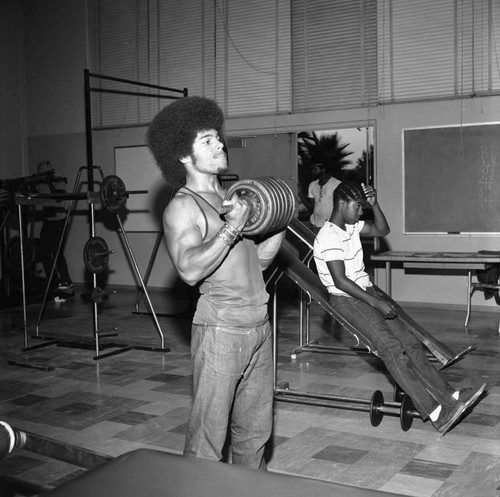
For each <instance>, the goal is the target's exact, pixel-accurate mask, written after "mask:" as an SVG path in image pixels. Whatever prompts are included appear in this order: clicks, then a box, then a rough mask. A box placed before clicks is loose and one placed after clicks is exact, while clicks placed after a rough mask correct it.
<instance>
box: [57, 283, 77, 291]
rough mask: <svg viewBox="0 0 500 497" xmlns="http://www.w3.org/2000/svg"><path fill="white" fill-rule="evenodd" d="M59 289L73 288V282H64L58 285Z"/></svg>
mask: <svg viewBox="0 0 500 497" xmlns="http://www.w3.org/2000/svg"><path fill="white" fill-rule="evenodd" d="M57 288H58V289H59V290H73V283H68V282H63V283H59V285H57Z"/></svg>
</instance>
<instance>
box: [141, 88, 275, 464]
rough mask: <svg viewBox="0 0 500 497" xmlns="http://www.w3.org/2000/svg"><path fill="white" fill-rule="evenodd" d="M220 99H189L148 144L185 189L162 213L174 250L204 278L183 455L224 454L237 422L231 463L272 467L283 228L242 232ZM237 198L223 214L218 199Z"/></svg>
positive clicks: (187, 270)
mask: <svg viewBox="0 0 500 497" xmlns="http://www.w3.org/2000/svg"><path fill="white" fill-rule="evenodd" d="M223 124H224V116H223V113H222V111H221V109H220V108H219V107H218V105H217V103H216V102H214V101H213V100H210V99H207V98H204V97H196V96H193V97H184V98H180V99H178V100H175V101H174V102H173V103H171V104H170V105H168V106H166V107H165V108H164V109H162V110H161V111H160V112H159V113H158V114H157V115H156V116H155V118H154V119H153V121H152V122H151V124H150V126H149V128H148V132H147V144H148V146H149V148H150V150H151V152H152V153H153V156H154V158H155V160H156V162H157V164H158V166H159V167H160V169H161V171H162V174H163V176H164V177H165V179H166V180H167V181H168V182H169V183H170V184H171V185H172V186H174V187H179V190H178V191H177V193H176V195H175V196H174V198H173V199H172V200H171V201H170V203H169V204H168V205H167V207H166V209H165V212H164V215H163V227H164V231H165V238H166V242H167V249H168V253H169V256H170V258H171V260H172V264H173V265H174V267H175V269H176V270H177V272H178V274H179V276H180V278H181V279H182V280H183V281H185V282H186V283H187V284H189V285H191V286H195V285H196V286H198V287H199V292H200V298H199V299H198V303H197V306H196V311H195V314H194V317H193V323H192V330H191V357H192V360H193V405H192V408H191V413H190V416H189V421H188V426H187V432H186V442H185V447H184V454H185V455H186V456H196V457H201V458H204V459H212V460H217V461H220V460H222V459H223V455H222V451H223V448H224V445H225V442H226V440H227V435H228V430H230V434H229V435H230V449H231V451H230V453H231V461H232V463H233V464H240V465H245V466H248V467H252V468H260V469H265V468H266V462H265V460H264V449H265V446H266V443H267V442H268V440H269V438H270V436H271V432H272V421H273V396H274V382H273V360H272V337H271V326H270V323H269V319H268V315H267V304H268V300H269V295H268V293H267V291H266V288H265V283H264V278H263V275H262V271H263V270H264V269H266V268H267V267H268V266H269V265H270V264H271V262H272V260H273V259H274V257H275V255H276V253H277V251H278V250H279V248H280V245H281V242H282V241H283V238H284V232H280V233H274V234H270V235H269V236H268V237H267V238H265V239H263V240H259V241H258V243H257V241H255V240H253V239H250V238H247V237H246V236H245V235H244V233H243V228H244V226H245V223H246V222H247V221H248V219H249V217H250V215H251V212H250V207H249V206H248V204H247V203H246V202H245V201H243V200H240V199H239V198H238V196H237V195H236V194H235V195H233V196H232V197H231V198H230V199H229V200H224V198H225V191H224V190H223V188H222V187H221V185H220V184H219V181H218V177H217V175H218V174H220V173H224V172H226V171H227V170H228V165H227V157H226V153H225V151H224V144H223V139H222V136H221V134H222V126H223ZM223 204H224V206H230V208H229V209H227V208H226V209H225V210H229V212H227V214H225V216H224V217H223V216H221V214H220V212H221V207H222V206H223Z"/></svg>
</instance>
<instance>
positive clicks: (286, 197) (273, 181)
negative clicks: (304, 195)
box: [219, 177, 295, 236]
mask: <svg viewBox="0 0 500 497" xmlns="http://www.w3.org/2000/svg"><path fill="white" fill-rule="evenodd" d="M234 194H237V195H238V197H239V199H240V200H242V201H244V202H246V203H247V204H248V205H249V207H250V210H251V214H250V218H249V219H248V221H247V223H246V224H245V227H244V228H243V232H244V233H245V234H246V235H250V236H251V235H264V234H268V233H273V232H277V231H281V230H282V229H283V228H286V226H288V224H289V223H290V221H291V220H292V218H293V216H294V213H295V197H294V195H293V192H292V189H291V188H290V187H289V186H288V185H287V183H285V181H283V180H282V179H279V178H271V177H263V178H255V179H244V180H239V181H237V182H236V183H234V184H233V185H231V187H230V188H229V189H228V190H227V193H226V195H225V197H224V200H225V201H226V200H229V199H230V198H231V197H232V196H233V195H234ZM230 211H231V206H230V205H227V206H226V205H222V207H221V208H220V210H219V212H220V214H227V213H228V212H230Z"/></svg>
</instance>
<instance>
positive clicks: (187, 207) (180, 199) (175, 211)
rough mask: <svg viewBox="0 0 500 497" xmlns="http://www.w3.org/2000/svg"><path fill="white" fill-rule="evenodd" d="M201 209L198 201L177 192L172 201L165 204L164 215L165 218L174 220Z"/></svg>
mask: <svg viewBox="0 0 500 497" xmlns="http://www.w3.org/2000/svg"><path fill="white" fill-rule="evenodd" d="M197 210H199V208H198V206H197V205H196V201H195V200H194V199H193V198H192V197H191V196H190V195H186V194H184V193H179V192H177V193H176V194H175V196H174V197H173V198H172V199H171V200H170V202H169V203H168V204H167V205H166V206H165V209H164V211H163V217H164V219H165V220H167V221H170V222H174V221H175V220H179V219H185V218H186V216H189V215H191V214H193V213H195V212H196V211H197Z"/></svg>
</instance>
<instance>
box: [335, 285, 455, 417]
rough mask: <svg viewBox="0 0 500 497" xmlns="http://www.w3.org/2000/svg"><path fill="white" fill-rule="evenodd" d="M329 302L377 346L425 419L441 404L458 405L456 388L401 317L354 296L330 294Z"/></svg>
mask: <svg viewBox="0 0 500 497" xmlns="http://www.w3.org/2000/svg"><path fill="white" fill-rule="evenodd" d="M367 292H369V293H372V294H373V292H374V290H373V288H370V287H369V288H368V289H367ZM330 303H331V304H332V306H333V307H334V308H335V310H336V311H338V312H339V314H340V315H341V316H342V317H343V318H344V319H346V320H347V321H349V323H351V324H352V325H353V326H354V327H355V328H357V329H359V330H360V337H359V339H360V341H361V342H362V341H363V340H362V336H363V335H364V336H366V337H367V338H368V339H369V340H370V341H371V343H372V344H373V346H374V347H375V350H374V351H373V352H374V353H375V354H376V355H378V356H379V357H380V358H381V359H382V361H383V362H384V364H385V366H386V368H387V370H388V371H389V373H390V374H391V376H392V378H393V380H394V381H395V382H396V383H397V384H398V385H399V386H400V387H401V389H402V390H403V391H404V392H406V393H407V394H408V395H409V396H410V398H411V399H412V401H413V403H414V405H415V408H416V409H417V411H418V413H419V414H420V415H421V416H422V419H424V420H425V419H427V417H428V416H429V414H430V413H431V412H432V411H433V410H434V409H436V407H438V405H442V406H443V407H451V406H453V405H456V400H455V399H453V398H452V395H453V393H454V392H455V389H454V388H452V387H451V385H449V384H448V383H447V382H446V381H445V380H444V378H443V377H442V376H441V374H440V373H439V371H437V370H436V368H435V367H434V366H433V364H432V363H431V362H430V361H429V359H428V358H427V355H426V353H425V349H424V346H423V345H422V344H421V343H420V342H419V341H418V340H417V338H415V337H414V336H413V335H412V334H411V332H410V331H409V330H408V328H407V327H406V326H405V324H404V323H403V321H402V320H401V319H400V318H399V317H396V318H395V319H385V318H384V316H383V315H382V314H381V313H380V312H379V311H377V310H376V309H374V308H373V307H371V306H370V305H368V304H366V303H365V302H363V301H361V300H359V299H356V298H353V297H344V296H337V295H330Z"/></svg>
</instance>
